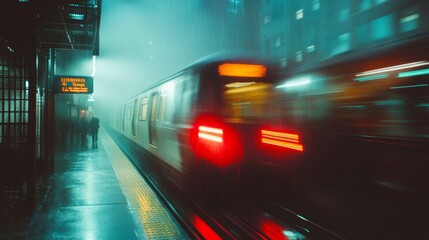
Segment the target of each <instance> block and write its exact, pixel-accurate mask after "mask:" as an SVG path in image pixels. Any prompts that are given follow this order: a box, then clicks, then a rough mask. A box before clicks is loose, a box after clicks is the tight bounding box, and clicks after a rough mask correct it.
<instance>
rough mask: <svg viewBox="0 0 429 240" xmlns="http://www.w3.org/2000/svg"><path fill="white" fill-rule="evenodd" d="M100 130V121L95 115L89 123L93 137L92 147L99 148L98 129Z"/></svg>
mask: <svg viewBox="0 0 429 240" xmlns="http://www.w3.org/2000/svg"><path fill="white" fill-rule="evenodd" d="M99 128H100V120H99V119H98V118H97V117H96V116H95V115H94V116H93V117H92V118H91V121H90V122H89V131H90V133H91V136H92V147H93V148H97V147H98V145H97V141H98V129H99Z"/></svg>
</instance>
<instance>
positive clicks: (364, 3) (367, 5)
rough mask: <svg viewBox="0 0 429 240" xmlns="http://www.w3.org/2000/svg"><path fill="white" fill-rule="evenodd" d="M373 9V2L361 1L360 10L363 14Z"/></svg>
mask: <svg viewBox="0 0 429 240" xmlns="http://www.w3.org/2000/svg"><path fill="white" fill-rule="evenodd" d="M370 8H371V0H361V1H360V4H359V10H360V11H361V12H363V11H366V10H368V9H370Z"/></svg>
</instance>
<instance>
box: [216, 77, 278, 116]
mask: <svg viewBox="0 0 429 240" xmlns="http://www.w3.org/2000/svg"><path fill="white" fill-rule="evenodd" d="M273 98H275V93H274V92H273V88H272V85H271V84H269V83H262V82H254V81H252V82H250V81H249V82H233V83H228V84H225V88H224V107H223V114H224V116H225V117H227V118H228V119H229V120H230V121H233V122H247V121H251V119H255V118H267V117H272V116H273V115H275V113H274V112H273V108H272V107H271V106H270V103H271V102H272V101H273Z"/></svg>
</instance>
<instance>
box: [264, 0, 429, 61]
mask: <svg viewBox="0 0 429 240" xmlns="http://www.w3.org/2000/svg"><path fill="white" fill-rule="evenodd" d="M261 4H262V5H261V9H262V13H261V20H260V21H261V25H262V27H261V48H262V51H263V52H264V54H265V55H267V56H268V57H272V58H274V59H275V60H276V61H278V62H279V64H280V65H281V66H282V67H284V68H285V67H286V66H300V68H306V67H311V66H312V65H314V64H317V63H320V62H321V61H324V60H327V59H331V60H332V59H335V58H336V57H339V56H340V55H346V56H345V58H348V57H353V56H356V55H359V54H362V52H363V51H364V50H368V49H372V53H374V52H373V51H374V50H375V49H377V48H379V47H382V46H384V45H386V44H403V43H406V42H407V41H408V40H411V39H413V38H416V37H419V36H422V35H425V34H428V33H429V20H428V18H429V16H428V15H427V14H424V13H427V12H428V11H429V3H428V2H427V1H423V0H414V1H408V0H302V1H282V0H264V1H262V3H261Z"/></svg>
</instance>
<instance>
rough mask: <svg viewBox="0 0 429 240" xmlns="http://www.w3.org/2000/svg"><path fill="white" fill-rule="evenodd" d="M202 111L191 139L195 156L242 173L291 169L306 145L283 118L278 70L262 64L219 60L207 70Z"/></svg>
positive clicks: (201, 94) (202, 84)
mask: <svg viewBox="0 0 429 240" xmlns="http://www.w3.org/2000/svg"><path fill="white" fill-rule="evenodd" d="M200 78H201V80H200V87H199V89H200V91H199V96H198V99H199V101H198V102H199V104H198V106H199V109H197V111H198V112H199V113H198V114H197V117H196V119H195V123H194V128H193V129H194V130H193V133H192V134H191V136H192V140H191V145H192V148H193V150H194V153H195V154H196V156H197V157H198V158H199V159H201V160H200V161H205V162H207V163H208V164H210V165H212V166H215V167H217V168H219V169H238V170H239V174H241V175H243V176H244V175H245V174H246V173H250V172H252V173H255V172H259V173H261V172H263V171H265V173H268V174H274V172H275V171H281V172H282V173H284V170H291V169H292V168H294V167H295V166H296V165H297V164H298V163H299V161H300V158H301V156H302V154H303V152H304V146H303V142H302V139H301V135H300V133H299V129H298V128H296V127H295V126H294V125H293V124H292V123H291V122H288V120H287V119H284V118H283V117H282V115H284V114H283V113H284V109H283V107H282V102H281V101H280V100H279V95H278V93H277V90H276V88H275V87H274V84H275V82H276V72H275V68H272V67H271V65H270V64H266V63H264V62H261V61H259V62H258V61H251V60H242V61H239V60H236V61H231V60H229V61H221V62H216V63H215V64H213V65H211V66H210V67H207V69H203V70H202V71H201V76H200Z"/></svg>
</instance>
